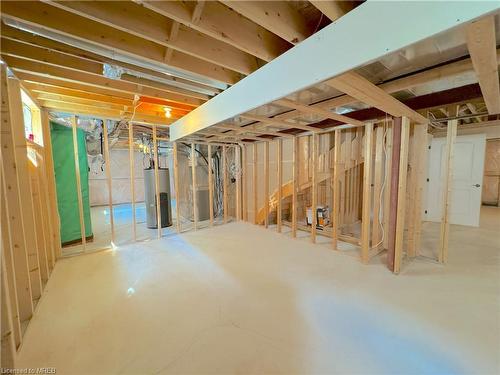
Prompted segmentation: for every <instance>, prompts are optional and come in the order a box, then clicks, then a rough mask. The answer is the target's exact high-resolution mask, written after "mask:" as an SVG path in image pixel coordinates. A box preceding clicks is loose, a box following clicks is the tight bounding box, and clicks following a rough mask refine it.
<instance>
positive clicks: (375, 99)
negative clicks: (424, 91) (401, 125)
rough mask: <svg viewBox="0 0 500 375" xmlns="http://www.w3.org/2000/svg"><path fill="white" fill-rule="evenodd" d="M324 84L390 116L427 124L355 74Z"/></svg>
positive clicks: (333, 79) (346, 74)
mask: <svg viewBox="0 0 500 375" xmlns="http://www.w3.org/2000/svg"><path fill="white" fill-rule="evenodd" d="M326 84H327V85H329V86H332V87H333V88H335V89H337V90H340V91H342V92H344V93H346V94H347V95H349V96H352V97H353V98H356V99H357V100H359V101H361V102H363V103H366V104H369V105H371V106H372V107H375V108H378V109H380V110H381V111H384V112H386V113H389V114H390V115H392V116H395V117H403V116H406V117H408V118H410V119H411V120H412V121H415V122H417V123H426V122H427V119H426V118H425V117H423V116H422V115H420V114H418V113H417V112H415V111H413V110H412V109H411V108H409V107H407V106H406V105H404V104H403V103H401V102H400V101H399V100H397V99H396V98H394V97H393V96H391V95H389V94H388V93H386V92H385V91H384V90H382V89H381V88H380V87H377V86H376V85H374V84H373V83H371V82H370V81H368V80H367V79H366V78H364V77H362V76H360V75H359V74H358V73H356V72H348V73H345V74H342V75H340V76H338V77H335V78H332V79H330V80H329V81H327V82H326Z"/></svg>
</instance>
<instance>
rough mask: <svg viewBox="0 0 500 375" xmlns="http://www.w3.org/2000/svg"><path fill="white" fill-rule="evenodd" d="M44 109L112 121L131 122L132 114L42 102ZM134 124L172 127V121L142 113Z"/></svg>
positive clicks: (78, 105) (136, 116)
mask: <svg viewBox="0 0 500 375" xmlns="http://www.w3.org/2000/svg"><path fill="white" fill-rule="evenodd" d="M41 104H42V106H43V108H46V109H48V110H52V111H57V112H64V113H71V114H75V115H86V116H95V117H97V118H106V119H111V120H131V119H132V113H130V112H125V111H116V110H109V109H104V108H96V107H94V106H86V105H80V104H67V103H58V102H51V101H41ZM133 122H134V123H138V124H147V125H163V126H168V125H170V123H171V121H170V120H169V119H167V118H165V117H163V118H161V117H156V116H151V115H147V114H142V113H141V112H138V111H136V113H135V116H134V117H133Z"/></svg>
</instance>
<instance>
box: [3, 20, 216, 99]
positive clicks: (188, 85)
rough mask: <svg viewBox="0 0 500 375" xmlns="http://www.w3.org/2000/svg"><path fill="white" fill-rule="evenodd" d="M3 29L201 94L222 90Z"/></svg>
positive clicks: (7, 31)
mask: <svg viewBox="0 0 500 375" xmlns="http://www.w3.org/2000/svg"><path fill="white" fill-rule="evenodd" d="M0 27H1V31H0V35H1V36H2V38H3V39H11V40H15V41H18V42H22V43H26V44H30V45H34V46H38V47H43V48H46V49H49V50H51V51H57V52H62V53H66V54H69V55H73V56H78V57H81V58H84V59H88V60H92V61H96V62H100V63H107V64H110V65H115V66H119V67H121V68H123V69H126V70H130V71H133V72H137V73H139V74H142V75H144V76H149V77H155V78H159V79H160V80H161V81H162V82H165V81H168V82H169V83H170V84H172V86H176V87H180V88H183V89H186V90H191V91H195V92H199V93H201V94H206V95H210V96H213V95H215V94H217V93H219V92H220V90H219V89H216V88H214V87H211V86H207V85H203V84H201V83H196V82H192V81H189V80H186V79H183V78H179V77H174V76H171V75H167V74H165V73H163V72H162V71H158V70H153V69H149V68H145V67H143V66H139V65H135V64H130V63H127V62H124V61H118V60H115V59H112V58H109V57H107V56H103V55H98V54H97V53H93V52H90V51H87V50H84V49H81V48H77V47H75V46H73V45H70V44H67V43H61V42H58V41H55V40H52V39H49V38H45V37H43V36H40V35H36V34H33V33H29V32H26V31H22V30H19V29H16V28H14V27H11V26H8V25H6V24H4V23H1V25H0Z"/></svg>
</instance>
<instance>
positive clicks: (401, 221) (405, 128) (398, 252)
mask: <svg viewBox="0 0 500 375" xmlns="http://www.w3.org/2000/svg"><path fill="white" fill-rule="evenodd" d="M409 140H410V119H409V118H408V117H403V121H402V124H401V151H400V153H399V181H398V204H397V214H396V238H395V244H394V273H399V271H400V270H401V263H402V258H403V235H404V229H405V208H406V178H407V174H408V173H407V171H408V143H409Z"/></svg>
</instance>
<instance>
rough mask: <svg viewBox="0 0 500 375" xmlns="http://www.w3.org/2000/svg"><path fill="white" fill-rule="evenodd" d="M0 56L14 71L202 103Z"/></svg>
mask: <svg viewBox="0 0 500 375" xmlns="http://www.w3.org/2000/svg"><path fill="white" fill-rule="evenodd" d="M2 58H3V60H4V61H5V62H6V63H7V65H8V66H9V67H11V68H12V69H13V70H14V71H20V72H26V73H33V74H38V75H43V76H49V77H56V78H58V79H61V80H65V81H70V82H76V83H83V84H85V85H88V86H96V87H101V88H110V89H113V90H117V91H122V92H126V93H129V94H140V95H146V96H151V97H158V98H161V99H166V100H169V101H172V102H176V103H180V104H183V105H189V106H191V107H196V106H198V105H200V104H202V101H200V100H199V99H194V98H189V97H187V96H184V95H180V94H174V93H168V92H166V91H163V90H158V89H155V88H151V87H146V86H143V85H139V84H135V83H132V82H125V81H120V80H113V79H110V78H106V77H103V76H100V75H97V74H92V73H88V72H82V71H77V70H72V69H68V68H64V67H61V66H54V65H49V64H44V63H41V62H35V61H31V60H26V59H22V58H18V57H13V56H7V55H2Z"/></svg>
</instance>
